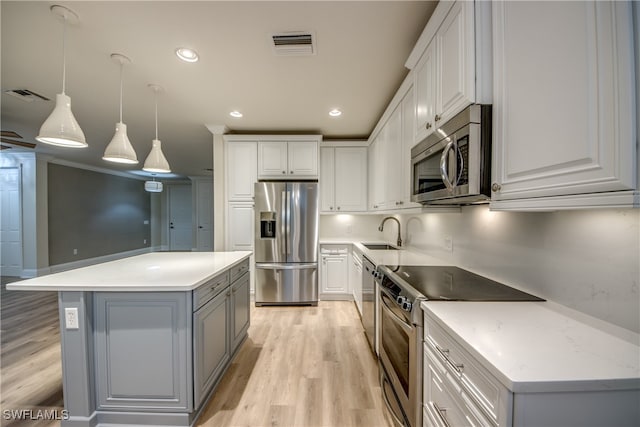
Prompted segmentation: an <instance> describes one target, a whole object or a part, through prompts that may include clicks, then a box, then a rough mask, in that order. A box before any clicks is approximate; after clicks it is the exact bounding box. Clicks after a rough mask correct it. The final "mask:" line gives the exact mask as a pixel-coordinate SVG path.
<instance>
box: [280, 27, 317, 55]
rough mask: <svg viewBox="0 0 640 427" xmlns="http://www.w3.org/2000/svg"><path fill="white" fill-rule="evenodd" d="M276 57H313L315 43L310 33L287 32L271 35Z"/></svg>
mask: <svg viewBox="0 0 640 427" xmlns="http://www.w3.org/2000/svg"><path fill="white" fill-rule="evenodd" d="M271 40H272V46H273V50H274V52H275V53H276V55H285V56H291V55H315V54H316V41H315V37H314V36H313V33H311V32H288V33H279V34H273V35H271Z"/></svg>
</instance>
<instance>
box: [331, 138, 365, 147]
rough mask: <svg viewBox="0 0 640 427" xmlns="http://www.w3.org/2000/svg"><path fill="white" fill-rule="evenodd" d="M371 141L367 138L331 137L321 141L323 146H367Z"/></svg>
mask: <svg viewBox="0 0 640 427" xmlns="http://www.w3.org/2000/svg"><path fill="white" fill-rule="evenodd" d="M368 145H369V141H367V140H366V139H331V140H326V139H325V140H324V141H322V142H321V143H320V148H322V147H367V146H368Z"/></svg>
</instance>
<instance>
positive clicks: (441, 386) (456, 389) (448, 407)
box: [423, 345, 497, 427]
mask: <svg viewBox="0 0 640 427" xmlns="http://www.w3.org/2000/svg"><path fill="white" fill-rule="evenodd" d="M438 359H439V358H438V357H437V356H435V355H434V354H433V352H432V351H431V349H430V347H429V346H427V345H425V346H424V369H425V371H424V390H423V396H424V411H425V413H426V414H427V418H428V419H429V423H428V424H425V425H429V426H447V425H450V426H465V427H466V426H473V427H477V426H486V427H496V426H497V423H495V422H492V421H491V420H489V419H488V418H487V417H486V416H484V415H483V413H482V410H481V409H480V408H479V407H478V405H477V404H476V403H474V402H473V401H472V400H471V399H470V398H469V397H468V395H467V394H466V393H465V391H464V390H463V389H462V388H461V387H460V385H459V383H458V381H457V379H456V378H453V377H452V376H451V374H450V372H449V371H448V368H446V367H445V366H444V364H442V363H441V362H440V361H439V360H438ZM425 421H426V420H425ZM447 423H448V424H447Z"/></svg>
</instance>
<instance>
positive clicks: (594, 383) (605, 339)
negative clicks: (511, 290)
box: [421, 301, 640, 393]
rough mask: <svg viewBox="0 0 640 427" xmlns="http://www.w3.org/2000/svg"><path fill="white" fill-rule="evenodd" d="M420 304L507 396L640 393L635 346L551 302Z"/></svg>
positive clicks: (638, 349) (639, 361) (639, 357)
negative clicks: (609, 390) (540, 393)
mask: <svg viewBox="0 0 640 427" xmlns="http://www.w3.org/2000/svg"><path fill="white" fill-rule="evenodd" d="M421 306H422V309H423V310H425V312H426V314H427V315H428V316H430V317H432V318H433V319H435V321H436V322H437V323H438V324H440V325H441V326H442V327H444V329H445V330H446V331H447V332H448V333H449V334H450V335H451V336H453V337H454V338H455V339H456V341H458V342H459V343H460V344H461V345H462V346H463V347H464V348H465V349H466V350H467V351H469V352H470V353H471V354H472V355H473V356H474V357H475V358H476V359H478V360H479V361H480V363H481V364H482V365H483V366H484V367H485V368H487V369H488V370H489V371H490V372H491V373H492V374H493V375H494V376H495V377H496V378H497V379H498V380H499V381H500V382H502V384H503V385H504V386H505V387H507V388H508V389H509V390H511V391H513V392H523V393H524V392H532V393H535V392H553V391H557V392H560V391H588V390H607V389H640V347H639V346H638V345H636V344H634V343H631V342H628V341H625V340H623V339H621V338H618V337H617V336H615V335H612V334H609V333H607V332H604V331H603V330H600V329H597V328H595V327H593V326H591V325H588V324H586V323H583V322H581V321H579V320H576V319H574V318H572V317H570V316H568V315H567V314H565V313H562V312H560V311H559V310H557V309H555V308H554V305H553V303H548V302H444V301H425V302H423V303H422V305H421ZM425 328H427V326H426V325H425Z"/></svg>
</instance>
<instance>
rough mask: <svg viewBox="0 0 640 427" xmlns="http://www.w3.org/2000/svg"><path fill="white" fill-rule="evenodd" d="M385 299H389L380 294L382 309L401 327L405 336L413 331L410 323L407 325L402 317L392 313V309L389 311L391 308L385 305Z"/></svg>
mask: <svg viewBox="0 0 640 427" xmlns="http://www.w3.org/2000/svg"><path fill="white" fill-rule="evenodd" d="M385 298H387V299H389V297H388V296H387V295H386V294H384V293H382V294H380V301H382V305H384V307H383V308H386V309H387V310H386V311H387V312H388V313H389V314H390V315H391V316H393V317H394V318H395V320H396V322H398V323H400V326H402V329H404V331H405V332H406V333H407V334H411V332H412V330H413V325H412V324H411V323H407V321H406V320H404V319H403V318H402V317H400V316H398V315H397V314H395V313H394V312H393V309H391V307H389V304H387V302H386V301H385V300H384V299H385Z"/></svg>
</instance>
